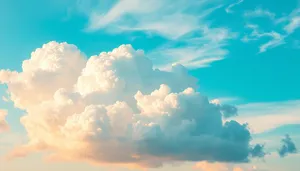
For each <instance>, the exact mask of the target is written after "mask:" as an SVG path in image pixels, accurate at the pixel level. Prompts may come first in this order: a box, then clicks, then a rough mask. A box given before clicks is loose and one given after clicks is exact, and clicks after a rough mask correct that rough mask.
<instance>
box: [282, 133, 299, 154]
mask: <svg viewBox="0 0 300 171" xmlns="http://www.w3.org/2000/svg"><path fill="white" fill-rule="evenodd" d="M281 142H282V146H281V148H280V149H279V150H278V154H279V155H280V157H285V156H287V155H288V154H293V153H297V148H296V145H295V144H294V142H293V140H292V138H291V137H290V136H289V135H286V136H285V138H283V139H282V140H281Z"/></svg>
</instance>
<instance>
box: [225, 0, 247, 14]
mask: <svg viewBox="0 0 300 171" xmlns="http://www.w3.org/2000/svg"><path fill="white" fill-rule="evenodd" d="M243 2H244V0H238V1H237V2H235V3H233V4H230V5H229V6H228V7H227V8H226V9H225V11H226V12H227V13H233V11H232V8H233V7H235V6H237V5H239V4H241V3H243Z"/></svg>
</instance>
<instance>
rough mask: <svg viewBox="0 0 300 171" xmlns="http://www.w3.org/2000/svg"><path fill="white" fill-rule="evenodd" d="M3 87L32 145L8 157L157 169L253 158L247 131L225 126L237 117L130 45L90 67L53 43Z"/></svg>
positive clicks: (4, 74)
mask: <svg viewBox="0 0 300 171" xmlns="http://www.w3.org/2000/svg"><path fill="white" fill-rule="evenodd" d="M0 83H2V84H6V85H7V87H8V91H9V97H10V100H11V101H12V102H13V103H14V105H15V106H16V107H18V108H20V109H23V110H24V111H26V113H27V114H26V115H24V116H23V117H22V118H21V123H22V124H23V125H24V127H25V129H26V131H27V134H28V138H29V141H28V143H27V144H25V145H23V146H20V147H18V148H16V149H15V150H14V151H13V152H12V154H11V156H10V157H22V156H25V155H27V154H28V153H31V152H38V151H48V152H51V153H50V156H48V158H49V159H51V160H71V161H72V160H75V161H78V160H79V161H86V162H89V163H97V164H123V165H136V166H142V167H159V166H162V165H163V164H164V163H168V162H174V161H203V160H211V161H222V162H247V161H248V160H249V159H248V156H249V154H251V148H250V146H249V144H250V142H249V141H250V140H251V135H250V132H249V130H248V128H247V126H246V125H241V124H239V123H238V122H236V121H233V120H232V121H229V122H225V123H223V121H222V117H223V115H222V113H224V110H226V112H227V113H226V114H228V115H231V114H230V113H228V112H236V110H232V108H228V107H226V108H224V107H223V106H222V105H221V104H215V103H211V102H209V100H208V98H207V97H205V96H203V95H202V94H200V93H199V92H196V91H195V90H196V89H197V87H198V85H197V80H196V79H195V78H194V77H191V76H190V75H189V74H188V72H187V70H186V69H185V68H184V67H183V66H182V65H174V66H172V70H171V71H168V72H167V71H161V70H157V69H153V66H152V62H151V61H150V60H149V59H148V58H146V56H145V54H144V52H143V51H141V50H135V49H133V48H132V47H131V46H130V45H122V46H120V47H118V48H116V49H114V50H113V51H111V52H102V53H100V54H99V55H96V56H92V57H90V58H88V59H87V58H86V57H85V56H84V55H83V53H81V52H80V51H79V50H78V49H77V47H76V46H74V45H70V44H67V43H57V42H50V43H47V44H45V45H43V47H42V48H39V49H37V50H36V51H34V52H33V53H32V54H31V58H30V59H28V60H25V61H24V62H23V65H22V71H21V72H17V71H9V70H1V71H0ZM228 109H230V110H228ZM228 154H230V155H228Z"/></svg>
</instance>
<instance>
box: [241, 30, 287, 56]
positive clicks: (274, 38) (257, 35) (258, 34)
mask: <svg viewBox="0 0 300 171" xmlns="http://www.w3.org/2000/svg"><path fill="white" fill-rule="evenodd" d="M246 28H248V29H250V30H251V33H250V34H249V35H246V36H244V37H243V38H242V41H243V42H250V41H254V40H259V39H261V38H263V37H266V38H269V39H270V40H269V41H268V42H266V43H264V44H261V45H260V47H259V53H263V52H266V51H267V50H268V49H272V48H275V47H278V46H280V45H283V44H285V43H286V42H285V37H286V36H285V35H282V34H280V33H278V32H275V31H271V32H263V31H261V30H260V29H259V26H258V25H253V24H248V25H246Z"/></svg>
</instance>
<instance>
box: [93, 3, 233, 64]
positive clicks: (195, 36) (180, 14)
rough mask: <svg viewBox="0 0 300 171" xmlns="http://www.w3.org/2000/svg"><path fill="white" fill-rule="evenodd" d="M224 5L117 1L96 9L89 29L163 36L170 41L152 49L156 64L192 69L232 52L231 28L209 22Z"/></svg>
mask: <svg viewBox="0 0 300 171" xmlns="http://www.w3.org/2000/svg"><path fill="white" fill-rule="evenodd" d="M222 6H223V5H222V3H221V1H219V0H213V1H208V0H204V1H191V2H189V3H186V1H184V0H179V1H171V0H163V1H160V0H149V1H147V2H145V1H141V0H124V1H115V3H113V4H111V6H110V7H109V8H108V9H106V10H97V9H94V10H92V12H91V13H90V14H89V15H88V16H89V25H88V27H87V30H89V31H96V30H103V31H106V32H109V33H113V34H119V33H124V32H127V33H128V32H144V33H148V34H149V33H150V34H155V35H159V36H162V37H164V38H166V39H167V40H168V42H167V43H166V44H164V45H162V46H159V47H157V48H156V49H153V50H151V52H149V56H150V57H151V58H153V60H154V61H153V62H154V64H155V66H156V67H158V68H171V65H172V64H174V63H180V64H182V65H184V66H186V67H188V68H199V67H207V66H209V64H210V63H212V62H214V61H218V60H222V59H224V57H225V56H226V55H227V53H228V51H227V50H226V48H225V47H226V45H227V43H228V41H229V40H230V39H233V38H234V36H233V33H231V32H230V31H229V29H227V28H221V27H220V28H212V27H210V26H209V22H208V21H206V17H207V16H209V15H210V14H212V13H213V12H215V11H216V10H218V9H220V8H221V7H222ZM178 44H181V45H180V46H178Z"/></svg>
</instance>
